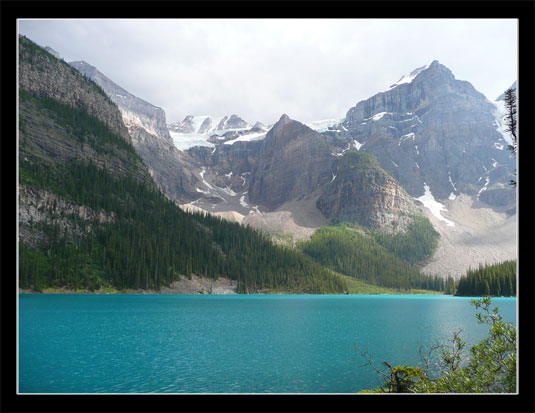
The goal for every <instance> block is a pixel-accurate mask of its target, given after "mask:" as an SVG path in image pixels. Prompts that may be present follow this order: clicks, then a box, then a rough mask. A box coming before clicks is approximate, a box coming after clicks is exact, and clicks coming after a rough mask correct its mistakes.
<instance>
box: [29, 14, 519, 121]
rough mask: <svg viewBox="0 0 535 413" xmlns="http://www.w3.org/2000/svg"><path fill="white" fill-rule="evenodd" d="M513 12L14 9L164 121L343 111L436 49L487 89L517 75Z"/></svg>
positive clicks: (35, 35)
mask: <svg viewBox="0 0 535 413" xmlns="http://www.w3.org/2000/svg"><path fill="white" fill-rule="evenodd" d="M516 25H517V22H516V20H514V19H494V20H485V19H477V20H471V19H459V20H456V19H444V20H442V19H432V20H426V19H417V20H406V19H395V20H388V19H377V20H372V19H365V20H359V19H335V20H331V19H298V20H294V19H269V20H264V19H250V20H248V19H236V20H233V19H206V20H204V19H192V20H184V19H177V20H171V19H170V20H156V21H155V20H147V19H138V20H113V19H104V20H20V21H19V27H20V32H21V34H24V35H27V36H28V37H29V38H30V39H32V40H34V41H35V42H37V43H38V44H41V45H43V46H50V47H52V48H53V49H55V50H56V51H58V52H59V53H60V54H61V55H62V56H64V57H65V59H66V60H67V61H72V60H85V61H87V62H88V63H90V64H92V65H93V66H95V67H97V68H98V69H99V70H100V71H101V72H103V73H104V74H105V75H106V76H108V77H109V78H111V79H112V80H113V81H114V82H116V83H117V84H119V85H120V86H122V87H124V88H125V89H126V90H128V91H129V92H131V93H133V94H134V95H136V96H139V97H141V98H143V99H145V100H147V101H149V102H151V103H153V104H155V105H157V106H160V107H162V108H163V109H164V110H165V111H166V114H167V119H168V122H169V123H170V122H174V121H177V120H182V119H183V118H184V117H185V116H186V115H188V114H195V115H200V114H212V115H214V116H218V115H224V114H230V113H236V114H238V115H239V116H241V117H243V118H244V119H246V120H247V121H249V122H255V121H257V120H260V121H261V122H263V123H265V124H267V123H272V122H275V121H276V120H277V119H278V118H279V117H280V115H281V114H282V113H287V114H288V115H289V116H290V117H291V118H293V119H297V120H300V121H302V122H310V121H314V120H318V119H328V118H340V117H343V116H345V114H346V112H347V110H348V109H349V108H350V107H351V106H353V105H355V104H356V103H357V102H358V101H360V100H362V99H366V98H368V97H370V96H372V95H373V94H375V93H377V92H380V91H384V90H386V89H387V88H388V86H389V85H391V84H392V83H394V82H396V81H397V80H398V79H399V78H400V77H401V76H402V75H404V74H408V73H410V72H411V71H412V70H413V69H415V68H416V67H420V66H423V65H426V64H429V63H430V62H431V61H432V60H434V59H437V60H439V61H440V62H441V63H442V64H444V65H446V66H447V67H449V68H450V69H451V70H452V72H453V73H454V75H455V77H456V78H457V79H461V80H467V81H469V82H471V83H472V84H473V85H474V86H475V87H476V89H478V90H479V91H481V92H482V93H484V94H485V95H486V96H487V97H488V98H489V99H494V98H496V97H497V96H498V95H499V94H501V93H502V92H503V90H504V89H505V88H507V87H508V86H510V84H511V83H512V82H513V81H514V80H515V79H516V70H517V66H516V61H517V33H516Z"/></svg>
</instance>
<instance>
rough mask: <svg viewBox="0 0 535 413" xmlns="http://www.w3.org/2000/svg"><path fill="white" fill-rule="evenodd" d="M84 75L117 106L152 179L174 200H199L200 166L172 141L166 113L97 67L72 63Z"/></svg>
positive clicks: (84, 63) (80, 62)
mask: <svg viewBox="0 0 535 413" xmlns="http://www.w3.org/2000/svg"><path fill="white" fill-rule="evenodd" d="M69 64H70V65H71V66H72V67H74V68H76V69H77V70H78V71H80V72H81V73H82V74H84V75H85V76H87V77H88V78H90V79H91V80H93V81H94V82H95V83H97V84H98V85H99V86H100V87H102V89H103V90H104V92H105V93H106V94H107V95H108V96H109V98H110V99H111V100H112V101H113V102H115V103H116V104H117V106H118V107H119V110H120V111H121V115H122V118H123V121H124V124H125V125H126V127H127V128H128V132H129V134H130V136H131V138H132V144H133V146H134V148H135V149H136V152H137V153H138V154H139V155H140V156H141V158H142V159H143V161H144V162H145V164H146V165H148V166H149V168H150V172H151V175H152V177H153V178H154V180H155V182H156V183H157V184H158V186H159V187H160V188H161V189H162V191H163V192H164V193H165V194H166V195H167V196H168V197H169V198H171V199H173V200H175V201H179V202H190V201H192V200H194V199H196V194H195V187H196V185H197V183H198V178H197V176H196V174H195V171H199V170H200V166H199V164H198V163H197V162H196V161H195V160H194V159H192V158H191V157H190V156H189V155H188V154H186V153H184V152H182V151H180V150H178V149H177V148H176V147H175V146H174V145H173V142H172V140H171V136H170V135H169V130H168V128H167V124H166V118H165V112H164V111H163V110H162V109H161V108H159V107H157V106H154V105H152V104H151V103H149V102H146V101H144V100H143V99H140V98H138V97H136V96H134V95H133V94H131V93H130V92H128V91H126V90H125V89H123V88H121V87H120V86H118V85H117V84H115V83H114V82H113V81H112V80H110V79H109V78H108V77H106V76H105V75H104V74H102V73H101V72H100V71H99V70H97V69H96V68H95V67H94V66H91V65H90V64H88V63H86V62H83V61H79V62H70V63H69Z"/></svg>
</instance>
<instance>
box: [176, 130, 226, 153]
mask: <svg viewBox="0 0 535 413" xmlns="http://www.w3.org/2000/svg"><path fill="white" fill-rule="evenodd" d="M169 135H171V139H172V140H173V144H174V145H175V146H176V147H177V149H180V150H181V151H185V150H186V149H189V148H193V147H194V146H208V147H209V148H213V147H215V145H214V144H213V143H211V142H208V139H209V138H210V136H208V135H205V134H201V133H179V132H173V131H172V130H170V131H169Z"/></svg>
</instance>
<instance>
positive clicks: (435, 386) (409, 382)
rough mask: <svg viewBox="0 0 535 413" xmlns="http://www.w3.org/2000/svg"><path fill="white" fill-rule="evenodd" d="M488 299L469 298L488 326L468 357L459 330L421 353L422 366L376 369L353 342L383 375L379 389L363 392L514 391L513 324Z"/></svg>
mask: <svg viewBox="0 0 535 413" xmlns="http://www.w3.org/2000/svg"><path fill="white" fill-rule="evenodd" d="M491 303H492V301H491V298H490V297H485V298H482V299H480V300H472V301H471V302H470V304H471V305H473V306H475V307H476V309H481V310H482V312H481V313H477V314H476V318H477V321H478V323H479V324H487V325H488V326H489V334H488V336H487V337H486V338H484V339H483V340H481V341H480V342H479V343H478V344H477V345H475V346H473V347H472V348H470V351H469V353H470V358H469V359H468V360H467V359H466V356H465V354H464V353H463V349H464V348H465V347H466V343H465V342H464V341H463V340H462V339H461V337H460V331H457V332H454V333H453V338H452V339H451V340H450V341H449V343H448V344H444V345H436V346H433V347H432V348H431V349H430V350H429V352H428V355H427V357H425V356H424V357H422V358H423V360H422V361H423V364H424V367H408V366H403V367H401V366H391V365H390V364H389V363H387V362H383V363H382V365H383V366H384V367H382V369H379V368H376V367H375V366H374V365H373V363H372V362H371V359H370V357H369V356H368V352H367V351H366V352H364V351H362V350H360V348H359V347H358V346H355V347H356V349H357V350H358V351H359V352H360V354H361V356H362V357H364V358H365V359H366V360H367V361H368V363H369V364H370V366H371V367H372V368H373V369H374V370H375V371H376V372H377V373H378V374H380V375H381V376H382V377H383V378H384V379H385V381H384V383H383V385H382V386H381V387H380V388H379V389H376V390H364V391H362V393H515V392H516V391H517V382H516V375H517V369H516V364H517V333H516V326H515V325H514V324H513V323H510V322H509V323H507V322H504V321H503V319H502V316H501V315H500V314H499V310H498V307H495V308H494V309H492V310H491V309H490V305H491ZM436 350H439V352H440V360H439V362H438V363H437V366H436V367H438V370H439V372H438V373H439V376H438V377H436V376H435V375H436V374H437V372H436V371H430V362H431V355H432V353H433V352H434V351H436ZM420 354H421V355H422V352H421V349H420ZM433 364H435V363H433ZM433 370H436V368H434V369H433ZM433 376H434V377H433Z"/></svg>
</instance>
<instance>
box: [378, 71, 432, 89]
mask: <svg viewBox="0 0 535 413" xmlns="http://www.w3.org/2000/svg"><path fill="white" fill-rule="evenodd" d="M429 66H430V65H425V66H422V67H419V68H417V69H414V70H413V71H412V72H411V73H410V74H409V75H404V76H401V79H399V80H398V81H397V82H396V83H394V84H393V85H391V86H390V87H389V88H388V89H387V90H386V91H389V90H392V89H394V88H396V87H398V86H399V85H403V84H405V83H411V82H412V81H413V80H414V79H416V76H418V75H419V74H420V73H421V72H423V71H424V70H426V69H428V68H429Z"/></svg>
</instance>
